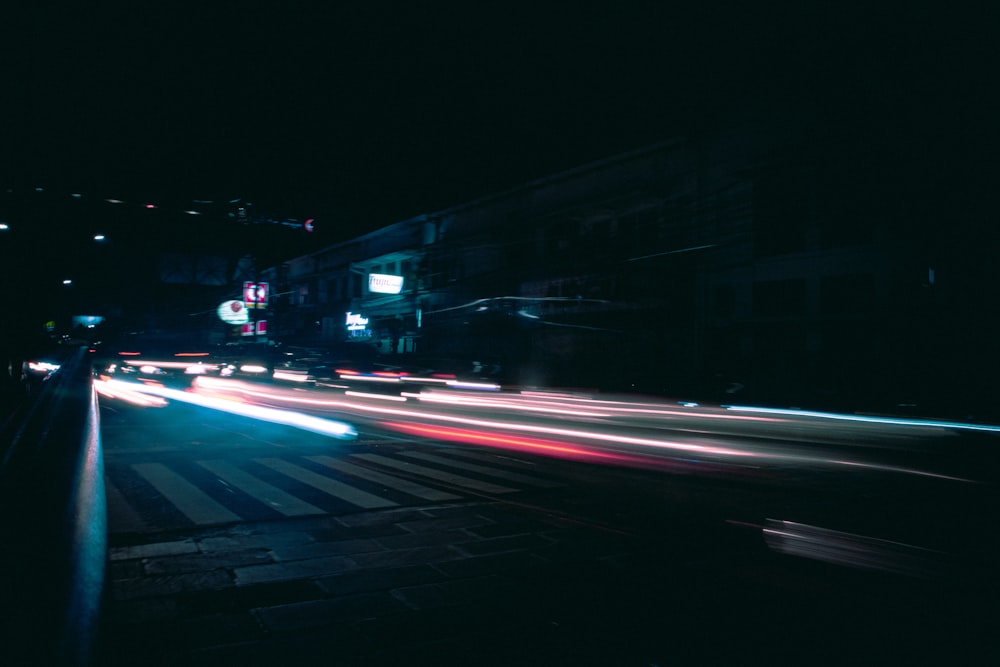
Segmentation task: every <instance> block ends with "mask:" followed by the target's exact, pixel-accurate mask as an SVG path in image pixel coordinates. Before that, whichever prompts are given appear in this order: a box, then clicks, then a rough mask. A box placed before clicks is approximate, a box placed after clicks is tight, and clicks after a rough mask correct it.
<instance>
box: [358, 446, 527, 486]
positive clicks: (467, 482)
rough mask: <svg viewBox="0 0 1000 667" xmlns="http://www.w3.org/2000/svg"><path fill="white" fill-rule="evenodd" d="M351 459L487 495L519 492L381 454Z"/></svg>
mask: <svg viewBox="0 0 1000 667" xmlns="http://www.w3.org/2000/svg"><path fill="white" fill-rule="evenodd" d="M351 457H352V458H353V457H357V458H359V459H362V460H364V461H370V462H372V463H377V464H379V465H383V466H386V467H388V468H395V469H396V470H403V471H405V472H409V473H413V474H416V475H420V476H422V477H430V478H431V479H436V480H439V481H442V482H447V483H448V484H455V485H458V486H464V487H466V488H470V489H473V490H476V491H482V492H485V493H513V492H515V491H517V489H512V488H510V487H507V486H500V485H499V484H490V483H489V482H482V481H480V480H478V479H471V478H469V477H463V476H462V475H456V474H454V473H450V472H445V471H443V470H436V469H434V468H425V467H424V466H419V465H416V464H414V463H409V462H408V461H397V460H395V459H390V458H389V457H387V456H380V455H379V454H352V455H351Z"/></svg>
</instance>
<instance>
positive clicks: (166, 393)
mask: <svg viewBox="0 0 1000 667" xmlns="http://www.w3.org/2000/svg"><path fill="white" fill-rule="evenodd" d="M107 384H108V385H109V386H110V387H111V389H112V391H114V390H118V389H121V388H125V389H129V388H131V389H133V390H134V391H139V392H142V393H148V394H154V395H156V396H161V397H163V398H168V399H173V400H175V401H182V402H184V403H191V404H193V405H198V406H200V407H203V408H211V409H213V410H220V411H222V412H229V413H232V414H236V415H241V416H243V417H250V418H251V419H259V420H261V421H267V422H272V423H275V424H284V425H286V426H294V427H295V428H300V429H302V430H303V431H311V432H313V433H319V434H321V435H329V436H331V437H334V438H341V439H353V438H356V437H357V436H358V432H357V431H356V430H355V429H354V427H353V426H351V425H350V424H347V423H344V422H338V421H333V420H331V419H324V418H322V417H314V416H312V415H305V414H302V413H300V412H290V411H288V410H280V409H277V408H266V407H261V406H256V405H249V404H246V403H237V402H234V401H229V400H225V399H221V398H214V397H211V396H199V395H197V394H194V393H191V392H185V391H179V390H177V389H168V388H166V387H162V386H156V385H140V384H131V383H127V382H123V381H121V380H108V381H107Z"/></svg>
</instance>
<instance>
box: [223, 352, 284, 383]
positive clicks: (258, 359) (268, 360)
mask: <svg viewBox="0 0 1000 667" xmlns="http://www.w3.org/2000/svg"><path fill="white" fill-rule="evenodd" d="M215 356H216V359H217V360H218V363H219V375H220V377H231V378H237V379H241V380H256V381H266V382H270V381H271V380H272V379H273V375H274V368H275V356H276V351H275V347H274V346H273V345H271V344H269V343H239V344H234V345H226V346H223V347H222V348H221V349H219V350H218V351H217V353H216V355H215Z"/></svg>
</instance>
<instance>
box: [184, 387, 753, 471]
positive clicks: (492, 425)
mask: <svg viewBox="0 0 1000 667" xmlns="http://www.w3.org/2000/svg"><path fill="white" fill-rule="evenodd" d="M195 386H196V387H198V388H202V387H206V388H214V389H222V390H229V391H237V392H239V393H241V394H244V395H251V396H259V397H262V398H266V399H269V400H280V401H288V402H294V403H304V404H309V405H314V406H317V407H327V408H341V409H349V410H357V411H364V412H371V413H376V414H384V415H392V416H395V417H410V418H414V419H417V420H420V421H426V420H428V419H432V420H436V421H446V422H452V423H456V424H464V425H466V426H477V427H481V428H486V429H490V430H492V431H495V430H496V429H500V430H507V431H524V432H528V433H542V434H545V435H554V436H563V437H568V438H580V439H584V440H598V441H601V442H602V443H609V442H613V443H616V444H622V445H638V446H640V447H648V448H655V449H659V450H676V451H683V452H694V453H698V454H708V455H716V456H726V457H739V458H746V457H756V456H759V454H758V453H757V452H752V451H749V450H745V449H732V448H730V447H721V446H716V445H706V444H695V443H690V442H679V441H668V440H652V439H649V438H634V437H630V436H622V435H615V434H613V433H609V432H607V431H588V430H578V429H565V428H556V427H552V426H539V425H536V424H527V423H524V422H501V421H492V420H486V419H472V418H469V417H457V416H453V415H447V414H444V413H440V412H425V411H421V410H393V409H390V408H379V407H375V406H371V405H366V404H364V403H359V402H353V401H330V400H319V399H308V398H298V397H295V396H284V395H281V394H276V393H274V392H264V391H259V390H253V389H250V388H249V387H248V386H247V385H233V384H229V383H228V382H227V381H226V380H219V379H215V378H199V379H198V382H197V383H196V384H195Z"/></svg>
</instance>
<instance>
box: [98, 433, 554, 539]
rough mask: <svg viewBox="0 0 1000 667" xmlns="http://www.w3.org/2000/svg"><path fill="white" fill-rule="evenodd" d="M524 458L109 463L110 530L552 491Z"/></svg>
mask: <svg viewBox="0 0 1000 667" xmlns="http://www.w3.org/2000/svg"><path fill="white" fill-rule="evenodd" d="M523 466H524V464H523V463H520V462H518V461H517V460H514V459H507V460H505V459H503V458H500V457H495V456H490V455H489V454H486V453H480V452H474V451H464V450H460V449H447V450H442V451H441V452H440V453H438V452H435V453H429V452H427V451H423V450H415V449H413V450H410V449H400V450H397V451H392V452H386V453H378V454H376V453H372V452H370V451H359V452H354V453H350V454H346V455H345V456H342V457H335V456H330V455H307V454H302V455H289V456H282V457H278V456H259V457H250V458H246V459H236V460H223V459H219V458H205V459H200V458H196V459H194V460H177V459H164V460H157V461H142V462H131V463H129V462H126V461H120V460H113V461H110V462H108V463H106V466H105V468H106V472H105V478H106V480H105V481H106V488H107V496H108V518H109V528H110V531H111V532H112V533H135V532H148V531H161V530H171V529H178V528H185V527H198V526H211V525H218V524H226V523H234V522H240V521H260V520H270V519H280V518H293V517H306V516H319V515H324V514H338V513H345V512H351V511H357V510H373V509H381V508H392V507H401V506H407V505H415V504H421V503H426V502H453V501H460V500H462V499H466V498H478V497H481V496H482V495H483V494H486V495H491V496H496V495H507V494H515V493H518V492H521V491H526V490H531V489H539V490H540V489H551V488H557V487H559V486H562V485H561V484H560V483H559V482H556V481H553V480H551V479H548V478H545V477H542V476H539V475H537V474H531V471H530V470H527V471H526V470H525V469H524V467H523Z"/></svg>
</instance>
